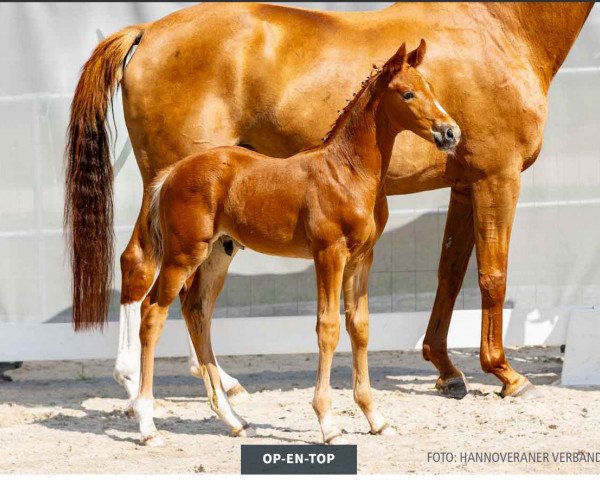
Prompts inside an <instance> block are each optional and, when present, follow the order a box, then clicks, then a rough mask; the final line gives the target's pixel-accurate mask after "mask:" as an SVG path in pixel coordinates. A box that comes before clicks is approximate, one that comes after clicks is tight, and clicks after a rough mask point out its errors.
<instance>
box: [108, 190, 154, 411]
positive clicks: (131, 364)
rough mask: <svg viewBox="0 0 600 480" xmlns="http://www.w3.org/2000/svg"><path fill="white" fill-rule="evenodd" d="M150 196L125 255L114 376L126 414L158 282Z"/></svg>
mask: <svg viewBox="0 0 600 480" xmlns="http://www.w3.org/2000/svg"><path fill="white" fill-rule="evenodd" d="M147 204H148V200H147V196H146V195H144V198H143V200H142V209H141V211H140V215H139V217H138V220H137V222H136V225H135V227H134V229H133V233H132V235H131V239H130V240H129V243H128V244H127V247H126V248H125V250H124V251H123V254H122V255H121V276H122V280H121V309H120V314H119V348H118V353H117V359H116V361H115V368H114V372H113V376H114V378H115V380H116V381H117V382H119V383H120V384H121V385H123V387H125V390H126V391H127V396H128V398H129V402H128V405H127V408H126V413H128V414H132V413H133V410H132V403H133V401H134V400H135V398H136V397H137V394H138V390H139V379H140V323H141V306H142V300H143V299H144V296H145V295H146V294H147V293H148V290H150V287H151V286H152V283H153V281H154V273H155V271H156V265H155V263H154V260H153V259H152V255H151V254H150V248H149V246H150V243H149V240H148V237H147V234H146V228H145V225H146V222H147V220H146V219H147V217H146V212H147Z"/></svg>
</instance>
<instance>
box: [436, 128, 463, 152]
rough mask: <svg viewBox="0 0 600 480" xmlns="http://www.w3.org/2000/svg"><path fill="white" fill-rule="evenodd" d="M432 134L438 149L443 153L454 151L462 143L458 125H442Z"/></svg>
mask: <svg viewBox="0 0 600 480" xmlns="http://www.w3.org/2000/svg"><path fill="white" fill-rule="evenodd" d="M432 134H433V141H434V142H435V145H436V147H437V148H439V149H440V150H443V151H448V150H452V149H454V147H456V146H457V145H458V142H459V141H460V128H458V125H449V124H443V125H440V126H439V127H438V128H437V129H436V130H434V131H433V132H432Z"/></svg>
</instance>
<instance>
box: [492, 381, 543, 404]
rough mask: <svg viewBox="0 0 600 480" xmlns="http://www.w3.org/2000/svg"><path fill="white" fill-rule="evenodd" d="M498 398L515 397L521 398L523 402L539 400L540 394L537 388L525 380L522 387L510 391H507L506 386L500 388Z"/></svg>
mask: <svg viewBox="0 0 600 480" xmlns="http://www.w3.org/2000/svg"><path fill="white" fill-rule="evenodd" d="M500 396H501V397H502V398H506V397H515V398H523V399H525V400H533V399H536V398H541V397H542V394H541V393H540V392H539V390H538V389H537V388H535V385H534V384H533V383H531V382H530V381H529V380H528V379H525V382H524V383H523V384H522V385H520V386H518V387H516V388H514V389H512V390H511V389H510V387H509V388H508V389H507V388H506V386H504V387H502V391H501V392H500Z"/></svg>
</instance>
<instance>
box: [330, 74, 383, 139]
mask: <svg viewBox="0 0 600 480" xmlns="http://www.w3.org/2000/svg"><path fill="white" fill-rule="evenodd" d="M382 73H383V67H377V65H375V64H373V68H372V69H371V73H369V75H368V76H367V78H366V79H365V80H363V81H362V82H361V84H360V85H361V87H360V89H359V90H358V91H357V92H356V93H354V94H353V96H352V98H351V99H350V100H347V103H346V106H345V107H344V108H342V109H341V110H338V118H337V119H336V120H335V122H333V125H332V126H331V128H330V129H329V131H328V132H327V133H326V134H325V136H324V137H323V143H327V141H328V140H329V139H330V138H331V137H332V136H333V135H334V133H335V132H337V131H338V130H339V129H340V128H341V125H342V124H343V123H344V120H346V118H348V116H349V115H350V112H352V109H353V108H354V106H355V105H356V102H357V101H358V99H359V98H360V97H361V96H362V94H363V92H364V91H365V90H366V89H367V88H369V87H370V86H371V85H375V83H376V82H377V80H378V79H379V78H380V77H381V75H382Z"/></svg>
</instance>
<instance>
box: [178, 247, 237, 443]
mask: <svg viewBox="0 0 600 480" xmlns="http://www.w3.org/2000/svg"><path fill="white" fill-rule="evenodd" d="M230 262H231V260H230V257H229V256H228V255H227V254H226V253H225V252H224V251H223V250H222V249H220V248H219V246H218V245H215V246H214V247H213V249H212V252H211V254H210V255H209V257H208V258H207V259H206V261H205V262H204V263H203V264H202V265H201V266H200V267H199V268H198V270H197V271H196V273H195V275H194V280H193V282H192V284H191V287H190V288H189V290H188V292H187V294H186V297H185V300H184V302H183V316H184V318H185V321H186V324H187V327H188V331H189V333H190V338H191V341H192V346H193V347H194V351H195V356H196V358H198V360H199V365H198V371H199V375H200V377H201V378H202V379H203V380H204V385H205V386H206V395H207V397H208V400H209V402H210V407H211V409H212V410H213V411H214V412H215V413H216V414H217V415H218V416H219V418H221V419H222V420H223V421H224V422H225V423H226V424H227V425H228V427H229V428H230V430H231V433H232V435H234V436H243V435H246V430H247V428H248V423H247V422H246V421H245V420H244V419H242V418H241V417H239V416H238V415H237V414H236V413H235V411H234V410H233V408H232V407H231V404H230V403H229V400H228V397H227V394H226V393H225V392H226V390H225V389H224V385H223V383H222V380H221V371H220V369H219V366H218V364H217V360H216V358H215V355H214V353H213V349H212V344H211V335H210V326H211V320H212V314H213V309H214V305H215V301H216V296H215V297H214V298H213V297H212V295H213V294H214V293H215V292H217V293H218V292H219V291H220V290H221V288H222V286H223V282H224V281H225V276H226V274H227V267H228V266H229V263H230Z"/></svg>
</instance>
